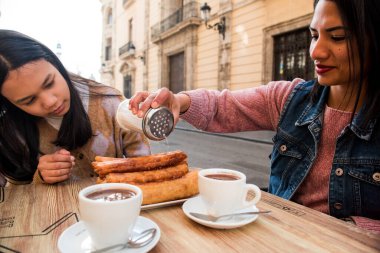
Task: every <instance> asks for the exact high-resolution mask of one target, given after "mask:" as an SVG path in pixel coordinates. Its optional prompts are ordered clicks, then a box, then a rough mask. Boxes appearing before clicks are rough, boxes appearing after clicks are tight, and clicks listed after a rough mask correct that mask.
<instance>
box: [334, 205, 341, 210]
mask: <svg viewBox="0 0 380 253" xmlns="http://www.w3.org/2000/svg"><path fill="white" fill-rule="evenodd" d="M342 207H343V205H342V203H335V204H334V208H335V209H337V210H340V209H342Z"/></svg>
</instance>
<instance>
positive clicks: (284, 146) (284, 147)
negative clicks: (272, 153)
mask: <svg viewBox="0 0 380 253" xmlns="http://www.w3.org/2000/svg"><path fill="white" fill-rule="evenodd" d="M287 149H288V148H287V147H286V145H285V144H283V145H281V146H280V150H281V151H282V152H285V151H286V150H287Z"/></svg>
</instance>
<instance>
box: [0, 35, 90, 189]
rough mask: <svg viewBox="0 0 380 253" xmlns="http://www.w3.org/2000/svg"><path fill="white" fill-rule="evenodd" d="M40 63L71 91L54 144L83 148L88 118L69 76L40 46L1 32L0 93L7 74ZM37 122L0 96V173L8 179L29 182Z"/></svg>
mask: <svg viewBox="0 0 380 253" xmlns="http://www.w3.org/2000/svg"><path fill="white" fill-rule="evenodd" d="M42 59H43V60H46V61H48V62H49V63H50V64H52V65H53V66H54V67H55V68H56V69H57V70H58V71H59V72H60V74H61V75H62V76H63V78H64V79H65V80H66V82H67V85H68V87H69V91H70V110H69V111H68V113H66V114H65V116H64V117H63V120H62V125H61V127H60V129H59V131H58V136H57V139H56V140H55V141H54V144H56V145H57V146H60V147H63V148H66V149H68V150H72V149H75V148H77V147H80V146H83V145H84V144H85V143H86V142H87V141H88V140H89V139H90V138H91V137H92V129H91V123H90V120H89V117H88V115H87V113H86V111H85V109H84V107H83V104H82V102H81V98H80V96H79V94H78V92H77V90H76V89H75V87H74V86H73V83H72V81H71V80H70V75H69V73H68V72H67V71H66V69H65V68H64V66H63V64H62V63H61V62H60V60H59V59H58V57H57V56H56V55H55V54H54V53H53V52H52V51H51V50H50V49H49V48H48V47H46V46H45V45H43V44H42V43H40V42H38V41H37V40H35V39H33V38H30V37H28V36H26V35H24V34H21V33H19V32H16V31H11V30H1V29H0V91H1V88H2V85H3V84H4V82H5V80H6V79H7V77H8V75H9V72H10V71H12V70H15V69H17V68H19V67H21V66H23V65H25V64H27V63H30V62H33V61H37V60H42ZM39 119H40V118H39V117H36V116H33V115H30V114H28V113H26V112H24V111H23V110H21V109H19V108H17V107H16V106H14V105H13V104H12V103H11V102H9V101H8V100H7V99H6V98H5V97H4V96H3V95H1V93H0V172H1V173H2V174H4V175H5V176H7V177H8V178H10V179H13V180H16V181H31V180H32V177H33V174H34V172H35V170H36V169H37V165H38V155H39V131H38V127H37V121H38V120H39Z"/></svg>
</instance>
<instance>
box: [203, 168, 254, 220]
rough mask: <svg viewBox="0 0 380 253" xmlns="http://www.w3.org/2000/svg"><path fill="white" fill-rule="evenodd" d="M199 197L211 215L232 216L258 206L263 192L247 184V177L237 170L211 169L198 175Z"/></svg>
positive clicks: (204, 170)
mask: <svg viewBox="0 0 380 253" xmlns="http://www.w3.org/2000/svg"><path fill="white" fill-rule="evenodd" d="M198 186H199V195H200V197H201V199H202V201H203V203H204V205H205V207H206V209H207V212H208V214H210V215H215V216H219V215H224V214H230V213H233V212H235V211H237V210H241V209H244V208H247V207H250V206H253V205H256V204H257V202H259V200H260V198H261V190H260V189H259V187H257V186H256V185H254V184H246V176H245V175H244V174H243V173H241V172H239V171H236V170H230V169H223V168H211V169H203V170H200V171H199V173H198Z"/></svg>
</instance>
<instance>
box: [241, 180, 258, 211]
mask: <svg viewBox="0 0 380 253" xmlns="http://www.w3.org/2000/svg"><path fill="white" fill-rule="evenodd" d="M260 199H261V190H260V188H259V187H257V186H256V185H254V184H246V185H245V192H244V194H243V206H244V207H246V206H252V205H255V204H257V202H259V201H260Z"/></svg>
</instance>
